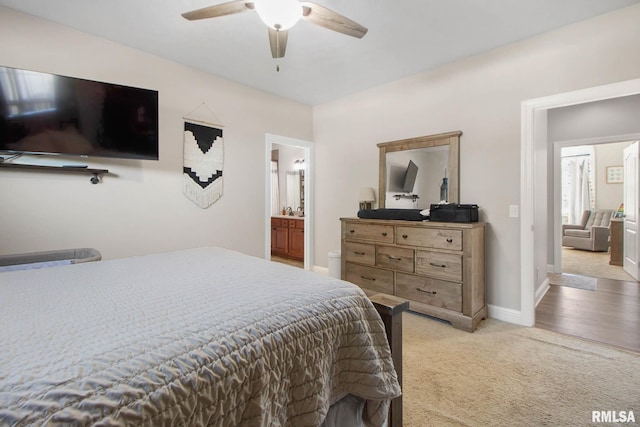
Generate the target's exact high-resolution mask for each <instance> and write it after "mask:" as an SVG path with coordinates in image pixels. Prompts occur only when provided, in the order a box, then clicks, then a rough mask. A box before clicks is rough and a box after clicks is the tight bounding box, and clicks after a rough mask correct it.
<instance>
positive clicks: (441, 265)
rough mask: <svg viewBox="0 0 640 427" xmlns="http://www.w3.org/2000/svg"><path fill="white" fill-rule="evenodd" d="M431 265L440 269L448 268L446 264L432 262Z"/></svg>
mask: <svg viewBox="0 0 640 427" xmlns="http://www.w3.org/2000/svg"><path fill="white" fill-rule="evenodd" d="M429 265H431V266H433V267H440V268H446V267H447V266H446V264H436V263H435V262H430V263H429Z"/></svg>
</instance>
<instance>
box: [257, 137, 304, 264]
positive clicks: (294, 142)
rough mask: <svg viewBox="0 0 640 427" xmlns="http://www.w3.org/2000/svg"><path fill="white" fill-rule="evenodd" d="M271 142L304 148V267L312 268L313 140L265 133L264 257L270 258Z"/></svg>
mask: <svg viewBox="0 0 640 427" xmlns="http://www.w3.org/2000/svg"><path fill="white" fill-rule="evenodd" d="M273 144H279V145H287V146H290V147H296V148H302V149H303V150H304V163H305V171H304V269H305V270H311V269H312V268H313V259H314V258H313V242H314V236H313V229H314V228H313V211H314V200H313V178H314V162H313V142H311V141H305V140H303V139H297V138H290V137H288V136H281V135H273V134H270V133H267V134H265V156H264V158H265V168H264V169H265V193H264V194H265V203H264V218H265V221H264V236H265V239H264V240H265V246H264V258H265V259H266V260H270V259H271V150H273Z"/></svg>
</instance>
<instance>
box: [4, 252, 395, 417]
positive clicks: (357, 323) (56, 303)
mask: <svg viewBox="0 0 640 427" xmlns="http://www.w3.org/2000/svg"><path fill="white" fill-rule="evenodd" d="M0 325H2V327H1V328H0V342H1V343H2V346H1V349H0V425H16V426H23V425H83V426H87V425H111V426H114V425H147V426H164V425H166V426H201V425H215V426H240V425H245V426H277V425H287V426H296V427H298V426H318V425H322V423H323V422H324V423H325V425H328V424H330V423H331V422H332V420H339V419H342V418H340V417H342V415H340V414H343V413H350V414H351V415H347V416H349V417H353V418H362V420H361V421H362V424H363V425H384V424H385V423H386V420H387V416H388V408H389V402H390V400H391V399H394V398H397V397H398V396H400V394H401V393H400V386H399V383H398V375H397V374H396V371H395V370H394V366H393V361H392V358H391V354H390V350H389V345H388V342H387V335H386V334H385V324H383V323H382V321H381V319H380V316H379V314H378V312H377V311H376V309H375V308H374V306H373V304H372V303H371V301H370V300H369V299H368V298H367V297H366V296H365V295H364V293H363V292H362V291H361V290H360V289H359V288H357V287H356V286H354V285H351V284H349V283H347V282H344V281H340V280H337V279H333V278H330V277H326V276H322V275H318V274H314V273H310V272H306V271H304V270H301V269H296V268H293V267H289V266H286V265H282V264H277V263H271V262H268V261H265V260H262V259H259V258H255V257H251V256H247V255H244V254H241V253H238V252H234V251H230V250H226V249H222V248H213V247H210V248H197V249H188V250H182V251H176V252H168V253H161V254H154V255H147V256H138V257H130V258H123V259H115V260H109V261H100V262H89V263H82V264H74V265H65V266H57V267H51V268H46V269H37V270H28V271H11V272H5V273H0ZM345 408H350V409H345ZM354 408H355V412H354ZM353 422H355V420H354V421H353ZM353 425H355V424H353Z"/></svg>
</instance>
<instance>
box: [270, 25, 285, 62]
mask: <svg viewBox="0 0 640 427" xmlns="http://www.w3.org/2000/svg"><path fill="white" fill-rule="evenodd" d="M288 37H289V33H288V32H287V31H286V30H274V29H273V28H271V27H269V46H271V56H272V57H273V58H284V51H285V50H286V49H287V38H288Z"/></svg>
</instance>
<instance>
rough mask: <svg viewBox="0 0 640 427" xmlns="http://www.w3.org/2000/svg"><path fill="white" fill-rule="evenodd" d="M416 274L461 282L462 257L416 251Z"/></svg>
mask: <svg viewBox="0 0 640 427" xmlns="http://www.w3.org/2000/svg"><path fill="white" fill-rule="evenodd" d="M416 273H419V274H425V275H427V276H432V277H437V278H439V279H445V280H455V281H462V255H457V254H449V253H442V252H433V251H420V250H418V251H416Z"/></svg>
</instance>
